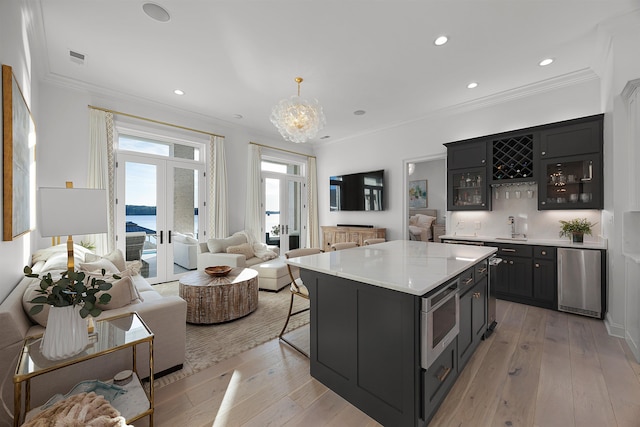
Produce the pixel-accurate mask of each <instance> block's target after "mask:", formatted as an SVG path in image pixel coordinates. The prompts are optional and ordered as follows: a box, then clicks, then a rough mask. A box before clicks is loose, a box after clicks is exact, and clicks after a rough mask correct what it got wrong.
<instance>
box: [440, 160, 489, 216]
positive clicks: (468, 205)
mask: <svg viewBox="0 0 640 427" xmlns="http://www.w3.org/2000/svg"><path fill="white" fill-rule="evenodd" d="M447 176H448V180H449V182H448V185H447V189H448V194H447V209H448V210H450V211H463V210H491V198H490V197H489V198H488V197H487V188H488V186H487V169H486V168H477V169H459V170H449V172H448V174H447Z"/></svg>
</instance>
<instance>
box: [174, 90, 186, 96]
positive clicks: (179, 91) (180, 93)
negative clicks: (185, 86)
mask: <svg viewBox="0 0 640 427" xmlns="http://www.w3.org/2000/svg"><path fill="white" fill-rule="evenodd" d="M173 93H175V94H176V95H184V91H181V90H180V89H176V90H174V91H173Z"/></svg>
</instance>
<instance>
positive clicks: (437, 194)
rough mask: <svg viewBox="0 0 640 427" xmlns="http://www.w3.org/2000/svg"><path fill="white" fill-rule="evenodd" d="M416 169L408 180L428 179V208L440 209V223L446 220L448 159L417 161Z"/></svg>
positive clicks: (438, 220)
mask: <svg viewBox="0 0 640 427" xmlns="http://www.w3.org/2000/svg"><path fill="white" fill-rule="evenodd" d="M414 164H415V171H414V172H413V174H411V175H408V176H407V182H410V181H419V180H427V208H428V209H435V210H436V211H438V219H437V222H438V223H443V224H444V222H445V218H446V214H447V189H446V185H447V159H446V158H444V157H443V158H439V159H432V160H428V161H416V162H414Z"/></svg>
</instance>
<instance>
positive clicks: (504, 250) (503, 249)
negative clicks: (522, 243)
mask: <svg viewBox="0 0 640 427" xmlns="http://www.w3.org/2000/svg"><path fill="white" fill-rule="evenodd" d="M515 251H516V250H515V249H508V248H502V252H515Z"/></svg>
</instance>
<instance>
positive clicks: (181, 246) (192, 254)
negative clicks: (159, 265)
mask: <svg viewBox="0 0 640 427" xmlns="http://www.w3.org/2000/svg"><path fill="white" fill-rule="evenodd" d="M171 244H172V245H173V262H174V263H175V264H178V265H179V266H181V267H184V268H186V269H187V270H195V269H196V268H198V239H196V238H195V237H193V236H189V235H187V234H182V233H172V234H171Z"/></svg>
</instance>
